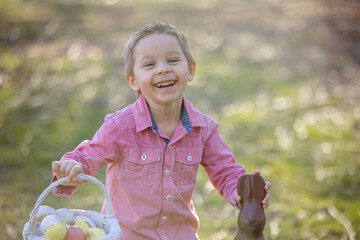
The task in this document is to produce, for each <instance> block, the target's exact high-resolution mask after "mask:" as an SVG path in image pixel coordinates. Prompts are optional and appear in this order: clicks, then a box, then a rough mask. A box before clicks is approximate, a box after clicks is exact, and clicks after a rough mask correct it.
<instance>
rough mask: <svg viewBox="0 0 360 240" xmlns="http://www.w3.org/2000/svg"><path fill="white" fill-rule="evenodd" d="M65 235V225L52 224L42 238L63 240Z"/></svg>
mask: <svg viewBox="0 0 360 240" xmlns="http://www.w3.org/2000/svg"><path fill="white" fill-rule="evenodd" d="M65 235H66V227H65V225H64V224H63V223H54V224H53V225H51V226H50V227H48V228H47V229H46V231H45V234H44V237H45V238H46V239H49V240H63V239H64V238H65Z"/></svg>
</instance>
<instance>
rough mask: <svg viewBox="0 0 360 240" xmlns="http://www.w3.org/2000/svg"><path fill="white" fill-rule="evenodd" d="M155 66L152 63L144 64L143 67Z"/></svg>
mask: <svg viewBox="0 0 360 240" xmlns="http://www.w3.org/2000/svg"><path fill="white" fill-rule="evenodd" d="M154 65H155V64H154V63H145V64H144V67H152V66H154Z"/></svg>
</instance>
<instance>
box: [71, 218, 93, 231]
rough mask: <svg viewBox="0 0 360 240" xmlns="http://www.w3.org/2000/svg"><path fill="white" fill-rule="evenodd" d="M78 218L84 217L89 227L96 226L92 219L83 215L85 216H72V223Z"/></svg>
mask: <svg viewBox="0 0 360 240" xmlns="http://www.w3.org/2000/svg"><path fill="white" fill-rule="evenodd" d="M79 219H84V220H85V221H86V222H87V223H88V224H89V226H90V228H93V227H96V224H95V223H94V221H93V220H91V219H90V218H88V217H85V216H76V217H74V220H73V223H75V222H76V221H77V220H79Z"/></svg>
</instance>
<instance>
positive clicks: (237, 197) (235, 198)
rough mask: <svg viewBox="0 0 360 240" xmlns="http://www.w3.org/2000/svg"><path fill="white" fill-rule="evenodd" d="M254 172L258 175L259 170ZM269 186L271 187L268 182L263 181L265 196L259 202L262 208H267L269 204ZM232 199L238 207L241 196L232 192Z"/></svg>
mask: <svg viewBox="0 0 360 240" xmlns="http://www.w3.org/2000/svg"><path fill="white" fill-rule="evenodd" d="M255 174H257V175H260V171H259V170H256V171H255ZM270 188H271V184H270V182H265V191H266V196H265V198H264V200H262V202H261V203H262V207H263V208H267V207H268V206H269V205H270V191H269V189H270ZM233 199H234V201H235V202H236V203H237V205H238V206H239V207H240V206H241V205H240V202H241V197H240V196H239V195H238V194H234V196H233Z"/></svg>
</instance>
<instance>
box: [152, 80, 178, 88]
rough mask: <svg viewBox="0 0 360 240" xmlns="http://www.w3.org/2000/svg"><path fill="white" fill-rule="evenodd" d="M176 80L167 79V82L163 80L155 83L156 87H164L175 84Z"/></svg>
mask: <svg viewBox="0 0 360 240" xmlns="http://www.w3.org/2000/svg"><path fill="white" fill-rule="evenodd" d="M175 82H176V81H167V82H161V83H158V84H155V87H157V88H164V87H170V86H172V85H174V84H175Z"/></svg>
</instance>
